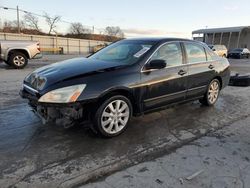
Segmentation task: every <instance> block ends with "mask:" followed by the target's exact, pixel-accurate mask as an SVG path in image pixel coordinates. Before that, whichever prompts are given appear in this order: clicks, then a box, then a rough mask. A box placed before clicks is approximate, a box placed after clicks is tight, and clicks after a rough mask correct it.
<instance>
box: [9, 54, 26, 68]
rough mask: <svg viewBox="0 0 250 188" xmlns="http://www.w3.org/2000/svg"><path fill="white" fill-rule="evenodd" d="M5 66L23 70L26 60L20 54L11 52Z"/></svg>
mask: <svg viewBox="0 0 250 188" xmlns="http://www.w3.org/2000/svg"><path fill="white" fill-rule="evenodd" d="M7 64H9V65H10V66H12V67H14V68H15V69H23V68H24V67H25V66H26V65H27V64H28V58H27V57H26V56H25V55H24V54H23V53H21V52H13V53H12V54H10V57H9V59H8V63H7Z"/></svg>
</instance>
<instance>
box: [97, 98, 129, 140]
mask: <svg viewBox="0 0 250 188" xmlns="http://www.w3.org/2000/svg"><path fill="white" fill-rule="evenodd" d="M131 115H132V105H131V102H130V101H129V99H128V98H126V97H124V96H121V95H116V96H113V97H111V98H109V99H107V100H106V101H104V102H103V103H102V104H101V105H100V107H99V108H98V109H97V111H96V113H95V116H94V120H93V124H94V128H95V129H96V131H97V132H98V133H99V134H101V135H102V136H104V137H114V136H118V135H119V134H121V133H122V132H123V131H124V130H125V129H126V128H127V125H128V122H129V120H130V118H131Z"/></svg>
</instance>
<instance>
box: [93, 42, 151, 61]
mask: <svg viewBox="0 0 250 188" xmlns="http://www.w3.org/2000/svg"><path fill="white" fill-rule="evenodd" d="M154 43H155V42H151V41H132V40H131V41H120V42H116V43H114V44H111V45H110V46H108V47H106V48H104V49H102V50H100V51H98V52H97V53H95V54H93V55H92V56H90V57H89V58H90V59H97V60H103V61H108V62H109V61H110V62H117V61H119V62H121V63H124V64H133V63H136V62H137V61H138V60H139V58H141V57H142V56H143V55H144V54H146V52H147V51H148V50H149V49H150V48H151V47H152V46H153V45H154Z"/></svg>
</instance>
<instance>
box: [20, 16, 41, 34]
mask: <svg viewBox="0 0 250 188" xmlns="http://www.w3.org/2000/svg"><path fill="white" fill-rule="evenodd" d="M24 21H25V23H26V24H27V25H28V26H29V27H30V28H32V29H35V30H37V31H39V30H40V29H39V26H38V18H37V17H36V16H34V15H32V14H31V13H26V14H25V15H24Z"/></svg>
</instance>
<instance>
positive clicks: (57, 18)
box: [44, 13, 61, 35]
mask: <svg viewBox="0 0 250 188" xmlns="http://www.w3.org/2000/svg"><path fill="white" fill-rule="evenodd" d="M44 17H45V21H46V22H47V24H48V26H49V32H48V34H49V35H50V33H51V32H52V31H53V30H54V29H55V28H56V24H57V23H58V22H59V21H60V20H61V16H58V15H56V16H54V17H50V16H49V15H48V14H47V13H44Z"/></svg>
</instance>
